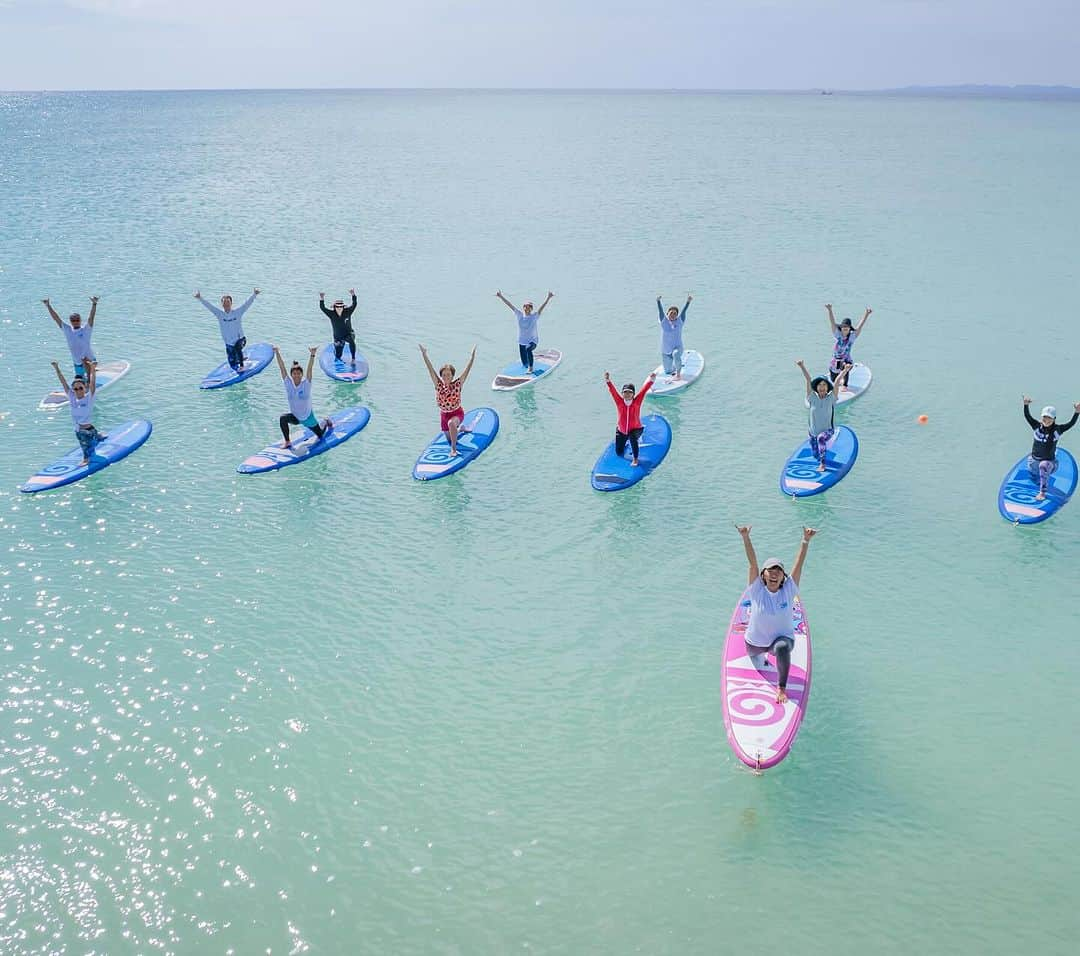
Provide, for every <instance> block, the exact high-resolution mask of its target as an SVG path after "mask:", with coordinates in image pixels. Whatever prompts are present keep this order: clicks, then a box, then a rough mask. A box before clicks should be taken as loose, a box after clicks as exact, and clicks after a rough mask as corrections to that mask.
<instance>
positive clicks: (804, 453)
mask: <svg viewBox="0 0 1080 956" xmlns="http://www.w3.org/2000/svg"><path fill="white" fill-rule="evenodd" d="M858 457H859V439H858V438H856V437H855V432H853V431H852V430H851V429H850V428H848V427H847V425H841V426H840V427H839V428H837V429H836V434H835V435H834V436H833V439H832V441H831V442H830V443H829V447H828V448H827V449H826V450H825V470H824V471H818V462H817V458H815V457H814V453H813V452H812V451H811V450H810V439H809V438H807V440H806V441H804V442H803V443H802V444H801V445H800V446H799V447H798V448H796V449H795V451H794V453H793V454H792V455H791V457H790V458H789V459H788V460H787V461H786V462H785V463H784V468H783V470H782V471H781V472H780V490H781V491H782V492H783V493H784V494H785V495H789V496H792V497H794V498H808V497H810V496H811V495H820V494H821V493H822V492H823V491H828V490H829V489H830V488H831V487H832V486H833V485H835V484H837V483H838V482H840V481H842V480H843V479H844V477H845V476H846V475H847V473H848V472H849V471H851V468H852V466H853V465H854V464H855V459H856V458H858Z"/></svg>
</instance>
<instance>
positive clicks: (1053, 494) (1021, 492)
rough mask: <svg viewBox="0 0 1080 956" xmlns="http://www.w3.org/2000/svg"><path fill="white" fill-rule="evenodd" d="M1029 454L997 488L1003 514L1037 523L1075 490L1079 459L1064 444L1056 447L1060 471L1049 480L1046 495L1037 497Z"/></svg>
mask: <svg viewBox="0 0 1080 956" xmlns="http://www.w3.org/2000/svg"><path fill="white" fill-rule="evenodd" d="M1027 460H1028V456H1027V455H1025V456H1024V457H1023V458H1021V459H1020V460H1019V461H1018V462H1017V463H1016V465H1015V466H1014V467H1013V468H1012V470H1010V471H1009V473H1008V474H1007V475H1006V476H1005V480H1004V481H1003V482H1002V483H1001V490H1000V491H998V511H1000V512H1001V517H1003V518H1004V519H1005V520H1006V521H1011V522H1013V523H1014V524H1038V523H1039V522H1040V521H1045V520H1046V519H1047V518H1049V517H1050V516H1051V515H1054V514H1056V513H1057V512H1058V511H1060V510H1061V509H1062V508H1064V507H1065V505H1066V504H1067V503H1068V501H1069V499H1070V498H1071V497H1072V495H1073V492H1074V491H1076V479H1077V472H1076V459H1075V458H1073V456H1072V455H1070V454H1069V453H1068V452H1067V451H1066V450H1065V449H1064V448H1058V450H1057V463H1058V466H1057V471H1055V472H1054V473H1053V474H1052V475H1051V476H1050V478H1049V479H1048V480H1047V482H1046V497H1045V498H1044V499H1043V500H1042V501H1036V500H1035V496H1036V495H1037V494H1038V493H1039V483H1038V482H1037V481H1033V480H1032V478H1031V473H1030V472H1029V471H1028V466H1027Z"/></svg>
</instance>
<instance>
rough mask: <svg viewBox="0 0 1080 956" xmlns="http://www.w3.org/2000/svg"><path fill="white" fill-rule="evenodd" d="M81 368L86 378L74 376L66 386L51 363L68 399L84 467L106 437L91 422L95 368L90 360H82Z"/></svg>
mask: <svg viewBox="0 0 1080 956" xmlns="http://www.w3.org/2000/svg"><path fill="white" fill-rule="evenodd" d="M82 365H83V367H84V368H85V369H86V378H85V379H83V377H82V376H81V375H76V376H75V378H74V379H72V381H71V385H68V383H67V379H66V378H64V373H63V372H61V371H60V366H59V365H58V364H57V363H56V362H53V363H52V367H53V368H54V369H55V370H56V377H57V378H58V379H60V387H61V388H62V389H63V390H64V394H65V395H67V397H68V405H69V406H70V407H71V421H72V423H73V424H74V425H75V437H76V438H77V439H78V440H79V447H80V448H81V449H82V453H83V460H82V463H83V464H84V465H89V464H90V456H91V455H92V454H93V453H94V448H95V447H96V446H97V445H98V444H99V443H100V442H102V441H104V440H105V439H106V438H108V437H109V436H108V435H102V434H101V433H100V432H99V431H98V430H97V429H96V428H95V427H94V425H93V422H91V420H90V419H91V418H92V417H93V414H94V396H95V394H96V393H97V366H96V364H95V363H94V360H93V359H92V358H86V357H84V358H83V361H82Z"/></svg>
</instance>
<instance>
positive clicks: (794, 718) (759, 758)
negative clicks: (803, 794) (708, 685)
mask: <svg viewBox="0 0 1080 956" xmlns="http://www.w3.org/2000/svg"><path fill="white" fill-rule="evenodd" d="M749 620H750V598H749V596H748V592H747V591H743V595H742V597H741V598H740V599H739V603H738V604H737V605H736V606H735V613H734V614H733V615H732V616H731V624H729V625H728V633H727V639H726V640H725V641H724V663H723V666H722V668H721V671H720V703H721V705H722V707H723V709H724V727H725V729H726V730H727V738H728V743H730V744H731V749H732V750H734V751H735V756H736V757H738V758H739V759H740V760H741V761H742V762H743V763H744V764H746V765H747V766H748V767H750V768H751V769H753V770H768V769H769V767H775V766H776V765H777V764H778V763H780V761H781V760H783V759H784V758H785V757H786V756H787V755H788V751H789V750H790V749H791V745H792V744H793V743H794V742H795V737H796V736H797V735H798V733H799V726H800V725H801V724H802V719H803V714H804V713H806V704H807V702H808V701H809V699H810V630H809V628H807V626H806V617H805V616H804V614H803V606H802V599H801V598H798V597H797V598H795V649H794V650H793V651H792V652H791V671H790V672H789V673H788V684H787V695H788V699H787V702H786V703H783V704H778V703H777V702H776V678H777V674H776V661H775V660H774V659H773V656H772V655H771V654H769V655H768V658H767V661H768V664H767V666H765V667H763V668H760V669H759V668H757V667H755V666H754V662H753V661H752V660H751V659H750V657H749V655H748V654H747V653H746V643H745V640H744V635H745V634H746V625H747V622H748V621H749Z"/></svg>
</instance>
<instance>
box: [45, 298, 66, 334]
mask: <svg viewBox="0 0 1080 956" xmlns="http://www.w3.org/2000/svg"><path fill="white" fill-rule="evenodd" d="M41 301H42V302H44V303H45V308H46V309H48V310H49V315H50V316H51V317H52V320H53V321H54V322H55V323H56V326H57V328H60V329H62V328H63V327H64V320H63V319H61V318H60V316H58V315H57V314H56V309H54V308H53V307H52V303H51V302H50V301H49V300H48V299H42V300H41Z"/></svg>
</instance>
